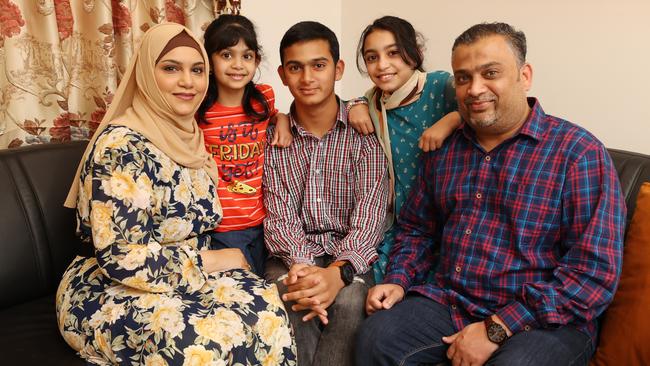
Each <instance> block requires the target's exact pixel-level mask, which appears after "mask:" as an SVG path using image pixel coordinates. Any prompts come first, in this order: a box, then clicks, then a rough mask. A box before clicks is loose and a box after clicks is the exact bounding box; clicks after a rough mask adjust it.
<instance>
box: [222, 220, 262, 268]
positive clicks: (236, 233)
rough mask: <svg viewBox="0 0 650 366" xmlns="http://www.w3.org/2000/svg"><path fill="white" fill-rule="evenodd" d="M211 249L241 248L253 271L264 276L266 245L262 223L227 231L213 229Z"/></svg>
mask: <svg viewBox="0 0 650 366" xmlns="http://www.w3.org/2000/svg"><path fill="white" fill-rule="evenodd" d="M210 236H211V237H212V241H211V243H210V249H213V250H217V249H226V248H239V249H241V251H242V253H244V257H245V258H246V261H248V264H250V266H251V269H252V271H253V272H254V273H255V274H256V275H258V276H260V277H262V276H263V275H264V264H265V261H266V256H267V252H266V247H265V246H264V228H263V226H262V225H258V226H255V227H251V228H247V229H243V230H233V231H226V232H216V231H212V232H211V233H210Z"/></svg>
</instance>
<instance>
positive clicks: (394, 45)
mask: <svg viewBox="0 0 650 366" xmlns="http://www.w3.org/2000/svg"><path fill="white" fill-rule="evenodd" d="M393 47H397V43H391V44H389V45H388V46H386V47H384V48H383V49H384V50H387V49H390V48H393ZM368 52H377V50H375V49H374V48H369V49H367V50H365V51H364V52H363V54H364V55H365V54H366V53H368Z"/></svg>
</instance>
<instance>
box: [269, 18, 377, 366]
mask: <svg viewBox="0 0 650 366" xmlns="http://www.w3.org/2000/svg"><path fill="white" fill-rule="evenodd" d="M280 55H281V60H282V65H281V66H280V67H279V68H278V72H279V74H280V77H281V79H282V81H283V83H284V84H285V85H286V86H288V87H289V90H290V91H291V94H292V95H293V96H294V102H293V104H292V106H291V113H290V117H289V118H290V122H291V126H292V131H293V142H292V144H291V145H290V146H289V147H286V148H277V147H273V146H271V145H270V144H268V145H267V149H266V156H265V165H264V178H263V182H264V183H263V185H264V204H265V206H266V210H267V217H266V219H265V221H264V232H265V235H264V239H265V242H266V246H267V248H268V249H269V252H270V254H271V259H270V260H269V261H267V265H266V278H267V280H269V281H274V282H276V283H277V284H278V288H279V290H280V294H281V295H282V299H283V300H284V301H285V303H286V304H287V308H288V309H290V311H289V318H290V320H291V322H292V324H293V327H294V330H295V336H296V344H297V347H298V359H299V360H300V361H299V362H300V365H301V366H305V365H306V366H308V365H312V364H314V365H352V364H353V352H352V350H353V349H354V342H353V341H354V339H355V335H356V331H357V328H358V326H359V325H360V324H361V322H362V321H363V319H364V318H365V311H364V302H365V299H366V294H367V292H368V288H369V287H370V286H372V285H373V284H374V283H373V281H372V278H373V277H372V271H368V270H369V268H370V266H371V264H372V262H374V261H375V260H376V259H377V251H376V247H377V245H378V243H379V242H380V241H381V239H382V235H383V230H384V221H385V217H386V210H387V205H388V180H387V179H388V178H387V165H386V158H385V156H384V153H383V151H382V149H381V147H380V145H379V141H378V140H377V138H376V137H375V135H374V134H373V135H368V136H363V135H361V134H359V133H358V132H357V131H356V130H354V129H353V128H352V127H351V126H349V125H348V122H347V111H346V108H345V107H346V105H345V103H343V102H341V101H340V100H339V99H338V98H337V97H336V95H335V94H334V84H335V81H336V80H339V79H340V78H341V76H342V75H343V68H344V64H343V61H341V60H339V46H338V41H337V39H336V36H335V35H334V33H333V32H332V31H331V30H330V29H329V28H327V27H325V26H324V25H322V24H320V23H317V22H300V23H298V24H296V25H294V26H292V27H291V28H290V29H289V30H288V31H287V32H286V33H285V35H284V37H283V38H282V41H281V43H280ZM268 136H273V133H272V132H269V134H268Z"/></svg>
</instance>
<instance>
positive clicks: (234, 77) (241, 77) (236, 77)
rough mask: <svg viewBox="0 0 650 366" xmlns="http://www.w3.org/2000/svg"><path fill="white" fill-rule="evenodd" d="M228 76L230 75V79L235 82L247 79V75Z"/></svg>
mask: <svg viewBox="0 0 650 366" xmlns="http://www.w3.org/2000/svg"><path fill="white" fill-rule="evenodd" d="M226 75H228V76H229V77H231V78H232V79H235V80H243V79H244V78H245V77H246V75H243V74H226Z"/></svg>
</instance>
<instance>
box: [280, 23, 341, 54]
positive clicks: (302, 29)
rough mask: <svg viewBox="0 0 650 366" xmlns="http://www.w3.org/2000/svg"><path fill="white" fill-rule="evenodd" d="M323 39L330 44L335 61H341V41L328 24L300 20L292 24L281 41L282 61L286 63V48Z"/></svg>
mask: <svg viewBox="0 0 650 366" xmlns="http://www.w3.org/2000/svg"><path fill="white" fill-rule="evenodd" d="M317 39H322V40H324V41H327V43H328V44H329V46H330V53H331V54H332V60H334V63H337V62H339V58H340V55H339V41H338V39H336V34H334V32H332V30H331V29H329V28H327V26H325V25H323V24H321V23H319V22H314V21H304V22H299V23H296V24H294V25H293V26H291V28H289V29H288V30H287V31H286V33H284V36H283V37H282V40H281V41H280V62H281V63H282V65H284V50H285V49H287V48H289V47H291V46H293V45H294V44H296V43H300V42H307V41H313V40H317Z"/></svg>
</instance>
